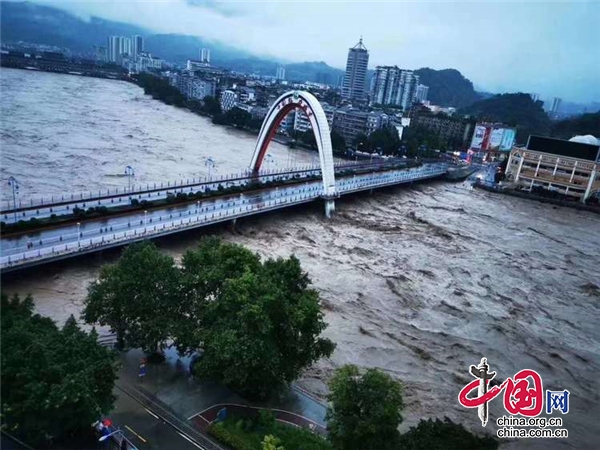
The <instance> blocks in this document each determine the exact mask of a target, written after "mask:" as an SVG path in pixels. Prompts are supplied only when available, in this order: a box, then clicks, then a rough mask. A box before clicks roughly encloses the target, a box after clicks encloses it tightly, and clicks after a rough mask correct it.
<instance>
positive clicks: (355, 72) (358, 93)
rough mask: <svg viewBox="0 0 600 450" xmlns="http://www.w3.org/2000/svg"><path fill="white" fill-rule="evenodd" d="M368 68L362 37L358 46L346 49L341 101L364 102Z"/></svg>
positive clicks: (367, 56) (366, 51)
mask: <svg viewBox="0 0 600 450" xmlns="http://www.w3.org/2000/svg"><path fill="white" fill-rule="evenodd" d="M368 66H369V51H368V50H367V48H366V47H365V46H364V45H363V41H362V37H361V38H360V41H358V44H356V45H355V46H354V47H352V48H350V49H348V60H347V62H346V73H345V75H344V84H343V85H342V99H343V100H347V101H356V102H358V103H361V102H366V100H367V92H366V84H367V67H368Z"/></svg>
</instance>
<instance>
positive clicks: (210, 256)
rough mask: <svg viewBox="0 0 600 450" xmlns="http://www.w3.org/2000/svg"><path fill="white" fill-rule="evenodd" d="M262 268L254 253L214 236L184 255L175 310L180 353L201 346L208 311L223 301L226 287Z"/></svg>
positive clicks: (173, 333)
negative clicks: (246, 274)
mask: <svg viewBox="0 0 600 450" xmlns="http://www.w3.org/2000/svg"><path fill="white" fill-rule="evenodd" d="M260 265H261V263H260V258H259V257H258V255H256V254H255V253H252V252H251V251H250V250H248V249H246V248H244V247H242V246H239V245H235V244H230V243H226V242H222V241H221V240H220V239H218V238H215V237H208V238H205V239H203V240H202V242H201V243H200V245H199V246H198V247H197V248H196V249H194V250H188V251H187V252H186V253H185V255H184V256H183V260H182V269H181V279H180V283H181V288H180V290H179V298H178V301H177V304H176V305H175V307H174V308H173V310H172V311H173V312H174V314H175V316H174V319H173V322H174V323H175V324H176V325H175V326H174V327H173V329H172V337H173V338H174V341H175V345H176V346H177V350H178V351H179V353H180V354H191V353H193V352H194V351H196V350H198V349H199V348H200V347H201V344H202V340H203V337H202V335H203V328H204V326H205V323H206V322H205V320H204V316H205V314H206V309H207V307H208V304H209V303H210V302H211V301H214V300H216V299H218V298H220V296H221V293H222V287H223V284H224V283H226V282H227V281H228V280H230V279H237V278H239V277H241V276H242V275H243V274H244V273H245V272H247V271H249V272H256V271H258V270H259V268H260Z"/></svg>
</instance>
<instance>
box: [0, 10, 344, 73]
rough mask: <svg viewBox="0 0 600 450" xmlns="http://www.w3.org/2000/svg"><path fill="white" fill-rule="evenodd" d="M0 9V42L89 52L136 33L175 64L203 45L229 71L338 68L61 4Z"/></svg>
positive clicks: (193, 55) (196, 53)
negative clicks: (76, 11) (77, 12)
mask: <svg viewBox="0 0 600 450" xmlns="http://www.w3.org/2000/svg"><path fill="white" fill-rule="evenodd" d="M0 9H1V14H0V19H1V23H0V31H1V39H2V42H5V43H11V42H12V43H15V42H25V43H31V44H45V45H50V46H56V47H60V48H64V49H69V50H71V51H73V52H74V53H78V54H86V55H87V56H88V57H91V56H92V55H93V47H94V46H95V45H106V44H107V38H108V36H111V35H117V36H132V35H134V34H140V35H142V36H144V37H145V48H146V50H148V51H149V52H151V53H152V54H154V55H156V56H158V57H160V58H162V59H164V60H165V61H168V62H171V63H175V64H178V65H180V66H181V65H185V63H186V61H187V60H188V59H199V50H200V48H202V47H207V48H209V49H210V51H211V63H212V64H213V65H215V66H219V67H225V68H228V69H231V70H237V71H243V72H250V73H259V74H261V75H273V76H274V75H275V73H276V70H277V67H278V66H279V65H283V66H284V67H285V68H286V79H289V80H294V81H314V82H321V83H334V84H337V81H338V78H339V76H340V74H342V73H343V71H341V70H339V69H335V68H333V67H330V66H328V65H327V64H326V63H324V62H301V63H293V64H284V63H283V62H282V61H278V60H276V59H275V58H268V57H260V56H256V55H253V54H251V53H250V52H248V51H245V50H241V49H238V48H235V47H232V46H229V45H227V44H223V43H221V42H218V41H212V40H207V39H204V38H202V37H199V36H187V35H181V34H153V32H152V31H151V30H146V29H143V28H140V27H137V26H134V25H130V24H127V23H120V22H112V21H109V20H104V19H100V18H97V17H92V18H90V20H89V21H86V20H83V19H81V18H79V17H76V16H74V15H72V14H70V13H68V12H65V11H63V10H61V9H58V8H52V7H49V6H42V5H38V4H35V3H30V2H1V3H0Z"/></svg>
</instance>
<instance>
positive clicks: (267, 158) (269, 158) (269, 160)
mask: <svg viewBox="0 0 600 450" xmlns="http://www.w3.org/2000/svg"><path fill="white" fill-rule="evenodd" d="M265 161H266V163H267V164H269V165H273V164H274V163H275V159H274V158H273V155H271V154H270V153H268V154H267V156H265Z"/></svg>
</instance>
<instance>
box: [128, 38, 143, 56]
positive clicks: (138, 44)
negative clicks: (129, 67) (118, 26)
mask: <svg viewBox="0 0 600 450" xmlns="http://www.w3.org/2000/svg"><path fill="white" fill-rule="evenodd" d="M143 51H144V37H143V36H140V35H139V34H136V35H135V36H133V52H132V55H131V56H133V59H135V60H137V57H138V55H139V54H140V53H142V52H143Z"/></svg>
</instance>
